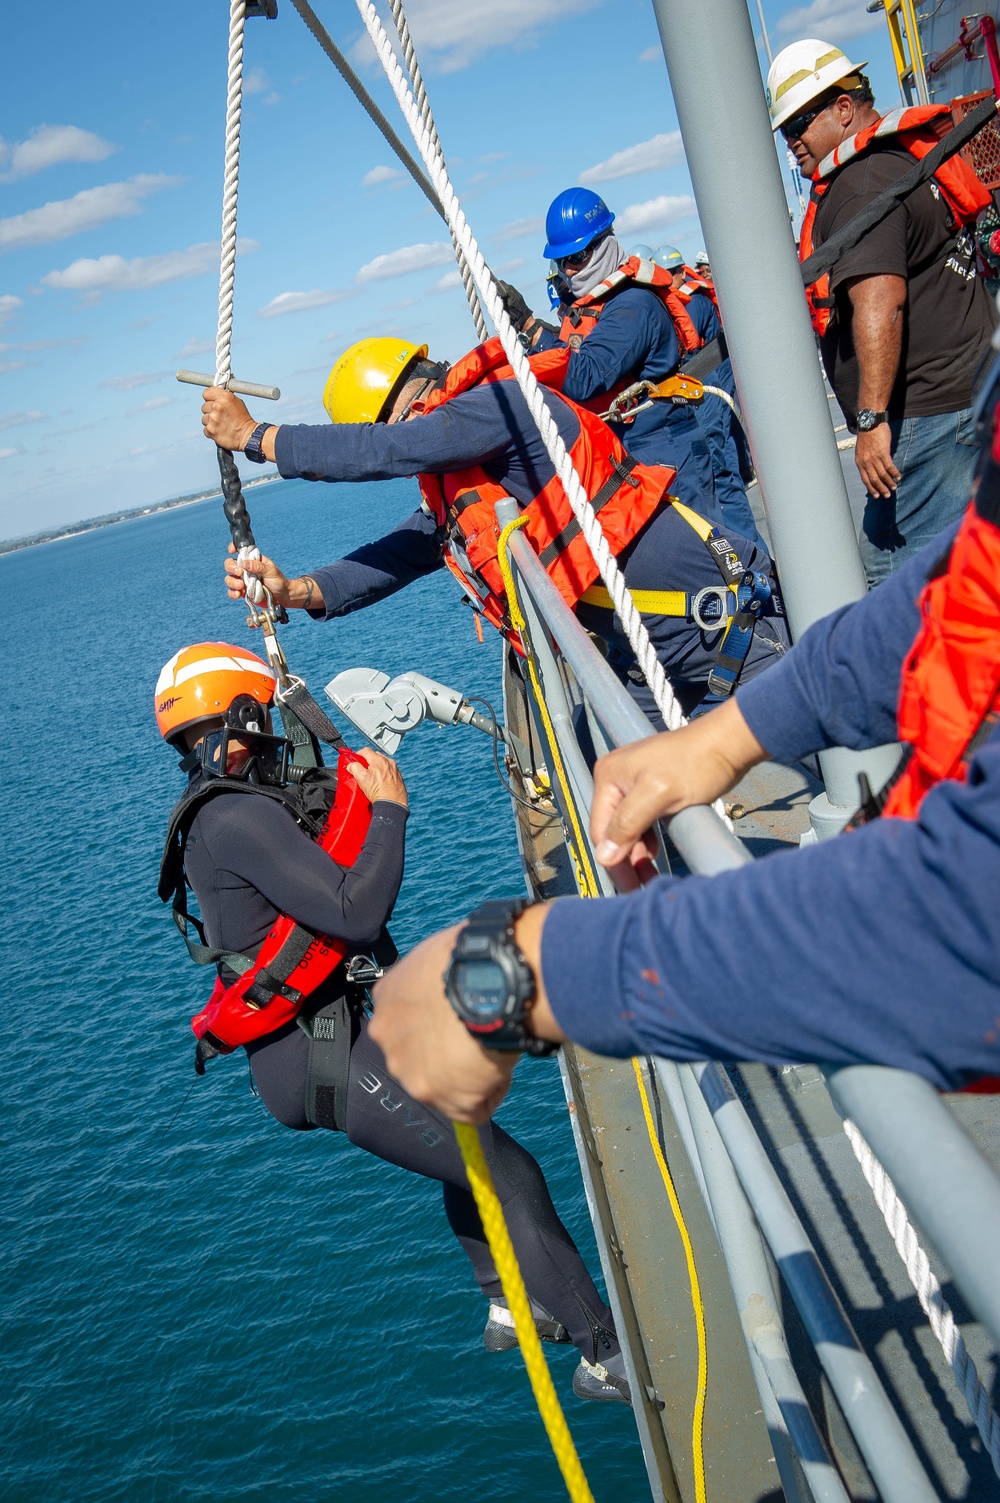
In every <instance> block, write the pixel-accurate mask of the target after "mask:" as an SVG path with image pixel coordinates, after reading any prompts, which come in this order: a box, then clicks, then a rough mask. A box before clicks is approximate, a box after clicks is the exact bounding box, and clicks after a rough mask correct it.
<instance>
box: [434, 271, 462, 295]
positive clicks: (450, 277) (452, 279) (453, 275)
mask: <svg viewBox="0 0 1000 1503" xmlns="http://www.w3.org/2000/svg"><path fill="white" fill-rule="evenodd" d="M461 285H462V274H461V272H460V271H458V270H457V268H456V270H455V271H446V272H445V274H444V276H443V277H441V279H440V280H439V281H437V282H435V283H434V286H433V287H432V288H431V289H430V290H431V292H451V290H452V288H454V287H461Z"/></svg>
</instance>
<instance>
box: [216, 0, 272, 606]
mask: <svg viewBox="0 0 1000 1503" xmlns="http://www.w3.org/2000/svg"><path fill="white" fill-rule="evenodd" d="M245 22H246V0H230V5H229V63H228V77H227V82H226V164H225V170H224V174H223V184H222V249H221V257H220V265H219V323H218V329H217V332H216V336H215V384H216V386H226V385H227V384H228V382H229V379H230V377H231V376H232V373H233V370H232V342H233V297H234V292H235V287H236V213H237V209H238V207H239V197H240V117H241V115H242V112H243V28H244V25H245ZM216 447H218V446H216ZM218 452H219V468H220V470H221V471H222V476H223V487H224V488H225V487H226V482H227V480H228V481H229V482H230V487H231V485H232V482H233V480H234V479H235V482H236V491H237V492H238V493H239V501H240V504H241V505H242V507H243V513H244V516H245V515H246V505H245V504H244V503H243V496H242V492H241V491H240V489H239V472H238V470H237V469H236V461H235V460H234V459H233V456H232V454H231V453H230V452H229V450H228V449H222V448H219V449H218ZM227 500H228V495H227ZM227 515H228V512H227ZM230 520H232V519H230ZM246 522H247V530H249V517H247V518H246ZM259 558H260V549H259V548H258V547H257V546H256V545H252V546H248V545H246V544H244V545H243V546H241V547H240V549H239V552H238V553H237V555H236V559H237V562H238V563H240V564H244V563H246V562H247V561H248V560H250V559H259ZM243 583H244V585H245V586H246V592H247V601H248V603H249V605H250V606H251V608H252V607H254V606H259V605H263V604H264V601H265V592H264V586H263V584H262V583H261V581H260V580H259V579H258V578H257V577H256V575H254V574H249V573H247V571H246V570H245V569H244V571H243Z"/></svg>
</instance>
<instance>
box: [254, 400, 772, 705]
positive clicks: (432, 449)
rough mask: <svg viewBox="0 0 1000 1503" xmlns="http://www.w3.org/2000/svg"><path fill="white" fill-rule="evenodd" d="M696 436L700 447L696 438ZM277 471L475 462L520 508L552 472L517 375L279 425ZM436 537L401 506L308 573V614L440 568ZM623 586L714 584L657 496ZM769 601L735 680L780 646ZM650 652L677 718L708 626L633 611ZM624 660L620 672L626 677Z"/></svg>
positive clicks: (337, 471)
mask: <svg viewBox="0 0 1000 1503" xmlns="http://www.w3.org/2000/svg"><path fill="white" fill-rule="evenodd" d="M546 397H547V401H548V404H549V409H550V411H551V412H552V415H553V417H554V419H555V421H556V423H557V425H558V428H559V431H560V433H561V435H562V438H563V441H564V442H565V444H566V446H567V448H572V445H573V444H574V443H575V442H576V438H577V435H578V433H579V420H578V419H577V417H576V415H575V413H574V412H573V411H572V409H571V408H570V407H568V406H567V405H566V403H565V402H563V401H561V400H560V398H559V397H558V396H556V395H555V393H553V392H549V393H547V394H546ZM700 442H701V443H702V444H704V440H703V439H701V440H700ZM275 456H276V459H277V464H278V469H279V470H280V472H281V474H282V475H283V476H285V477H286V478H293V477H300V478H302V479H305V480H329V481H345V480H346V481H350V480H390V479H394V478H398V477H403V476H409V475H415V474H418V473H419V472H421V471H429V472H437V473H439V474H445V473H448V472H449V471H455V470H463V469H465V468H467V467H468V466H469V465H474V464H478V465H482V467H483V468H484V469H485V471H486V473H487V475H488V476H489V478H490V479H491V480H494V481H497V482H498V483H499V484H501V485H502V486H503V487H504V489H505V490H506V491H507V493H508V495H510V496H512V497H513V498H514V499H515V500H516V501H518V502H519V503H520V504H521V505H522V506H527V505H528V504H529V502H531V501H533V500H534V498H535V497H536V496H537V495H538V493H539V492H540V491H541V490H542V489H543V488H544V487H545V486H546V485H547V484H548V482H549V480H550V479H552V477H553V474H554V471H553V468H552V464H551V462H550V460H549V457H548V454H547V452H546V450H545V446H544V444H543V443H542V440H541V438H540V436H539V433H538V429H537V428H536V427H535V424H534V422H533V420H532V418H531V414H530V413H529V411H528V408H527V405H526V403H525V401H524V398H523V397H522V395H521V392H520V389H519V388H518V385H517V382H516V381H514V380H507V381H498V382H495V383H489V384H485V385H482V386H477V387H474V388H473V389H472V390H471V391H467V392H463V393H462V394H461V395H460V396H457V397H454V398H452V400H451V401H450V402H447V403H445V404H444V406H442V407H439V408H437V409H436V410H435V411H433V412H429V413H425V414H422V415H420V416H416V417H411V418H409V419H408V420H407V421H406V422H405V423H393V424H391V425H390V424H387V423H334V424H324V425H323V426H319V427H313V426H307V425H304V424H287V423H283V424H282V426H281V427H280V428H279V429H278V432H277V436H276V439H275ZM728 536H729V542H730V543H731V545H732V547H733V549H734V550H735V551H736V552H737V553H738V554H739V556H740V560H741V562H742V563H743V566H744V568H748V569H755V570H758V571H760V572H762V573H765V574H769V573H770V572H771V568H772V566H771V560H770V558H769V557H768V556H767V554H766V553H765V552H763V551H762V550H761V549H759V548H757V547H756V546H755V545H754V544H753V543H752V542H750V541H749V540H748V539H747V538H744V537H740V536H738V535H736V534H732V535H728ZM444 548H445V539H444V537H443V536H442V533H441V532H440V531H439V529H438V527H437V525H436V523H435V522H434V519H433V518H432V517H431V516H430V515H429V514H428V513H427V512H426V511H425V510H424V509H423V508H420V509H419V510H417V511H415V512H413V513H412V514H411V515H410V516H409V517H407V518H405V520H404V521H402V522H401V523H400V525H399V526H398V527H396V528H395V529H394V530H393V531H392V532H390V533H389V534H388V535H387V536H385V537H383V538H379V539H378V540H377V541H375V542H372V543H366V544H365V545H364V547H362V548H358V549H355V551H354V552H353V553H349V554H348V555H347V557H346V558H342V559H339V560H338V561H337V562H336V563H332V564H327V565H325V566H324V567H321V568H318V569H310V571H309V574H310V577H311V578H312V579H314V580H315V582H316V585H317V586H318V588H319V591H320V593H321V594H322V597H323V606H322V608H321V609H316V610H313V611H311V612H310V614H311V615H312V616H313V617H314V619H316V620H321V621H325V620H329V619H330V618H331V617H335V616H346V615H348V614H349V613H350V612H351V611H357V610H362V609H363V608H364V607H365V606H369V605H374V603H375V602H376V601H377V600H383V599H385V597H386V596H388V595H392V594H394V593H395V592H396V591H397V590H400V589H402V588H403V586H404V585H407V584H410V583H411V582H412V581H413V580H414V579H418V578H420V577H421V576H422V575H425V574H431V573H433V572H434V571H435V570H437V569H440V568H442V566H443V563H444ZM618 562H619V564H621V565H622V567H623V568H624V571H625V582H626V584H627V585H628V586H629V587H630V588H631V589H636V590H685V591H688V592H689V593H690V594H692V595H693V594H695V593H696V592H697V591H698V590H701V589H703V588H704V587H705V586H707V585H711V586H715V587H717V586H718V585H719V584H720V575H719V571H718V569H717V567H716V565H715V563H714V561H713V559H712V557H711V555H710V553H709V550H708V548H707V547H706V546H705V544H704V543H703V542H702V540H701V538H700V537H699V536H698V534H697V533H696V532H695V531H694V529H693V528H692V527H691V526H690V525H689V524H688V523H687V522H686V521H685V520H684V519H683V517H682V516H681V515H680V514H679V513H678V512H677V511H675V509H674V508H673V507H672V506H671V505H669V503H667V502H663V503H661V505H660V506H659V508H658V509H657V511H656V512H654V514H653V516H652V517H651V518H650V520H649V521H648V522H647V523H646V525H645V526H644V527H643V529H642V531H641V532H640V533H639V534H638V536H637V537H636V538H634V539H633V541H632V542H631V543H630V544H629V545H628V547H627V548H625V549H624V550H623V552H622V553H621V554H620V555H619V559H618ZM777 610H778V606H777V604H776V602H775V601H774V600H772V602H771V603H770V604H769V606H768V607H767V609H766V618H765V619H763V620H761V621H760V622H759V623H758V626H757V629H756V631H755V633H754V637H753V641H752V643H751V646H750V651H749V653H748V655H747V659H746V662H745V664H744V667H743V672H742V677H741V682H745V681H747V680H748V679H750V678H752V677H753V676H754V675H755V674H757V673H759V672H760V670H761V669H762V668H765V667H767V666H769V665H770V664H771V663H773V662H774V661H776V659H777V657H778V656H779V655H780V654H781V653H782V652H783V651H784V650H785V647H786V646H787V644H788V634H787V631H786V627H785V621H784V618H783V616H782V615H780V614H777V613H776V611H777ZM577 614H578V616H579V619H580V620H581V621H582V622H583V624H584V625H585V626H586V627H587V628H588V629H589V630H591V631H595V632H597V633H598V634H599V635H601V636H602V637H604V638H605V639H606V640H608V641H610V642H612V643H613V644H615V645H622V644H624V646H623V647H622V652H623V654H624V653H627V651H628V649H627V643H625V639H624V638H623V636H622V634H621V631H620V628H619V627H618V624H617V622H616V619H615V616H614V613H613V612H612V611H610V610H602V609H600V608H599V607H594V606H584V605H581V606H578V607H577ZM643 619H644V620H645V622H646V626H647V628H648V630H649V634H650V637H651V639H652V642H653V646H654V648H655V649H656V654H657V657H658V658H659V659H660V662H661V663H662V664H663V667H664V669H665V670H666V673H667V675H668V676H669V678H670V680H671V683H672V684H673V687H674V691H675V693H676V694H677V696H678V698H679V700H680V702H681V706H682V708H683V710H684V712H685V714H690V713H691V711H692V710H693V709H694V708H695V707H696V706H698V705H700V704H702V702H703V701H704V702H705V704H706V705H707V703H708V699H707V696H706V688H707V679H708V674H709V671H710V669H711V667H712V665H713V663H714V661H715V655H716V652H717V650H718V647H719V644H720V640H721V637H720V633H719V632H718V631H713V632H705V631H702V630H701V628H700V627H698V626H697V625H696V624H695V623H694V622H693V621H691V620H689V619H685V618H680V617H673V616H644V618H643ZM628 666H629V664H628V662H627V660H626V661H623V664H622V667H621V673H622V677H623V680H624V679H626V678H627V671H628ZM628 683H629V690H630V692H631V693H632V694H633V696H634V697H635V698H636V700H637V702H638V703H639V704H640V705H641V706H642V708H643V710H644V711H645V712H646V713H647V714H649V715H650V718H651V719H653V720H654V722H655V720H656V718H657V717H656V709H655V705H654V704H653V700H652V696H651V695H650V693H649V690H648V689H647V688H646V686H645V683H642V684H637V683H634V682H633V681H632V680H628Z"/></svg>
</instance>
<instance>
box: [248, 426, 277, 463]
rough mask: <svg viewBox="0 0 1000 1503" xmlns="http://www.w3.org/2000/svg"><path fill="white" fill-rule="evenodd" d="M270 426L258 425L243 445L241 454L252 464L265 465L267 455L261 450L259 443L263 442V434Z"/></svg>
mask: <svg viewBox="0 0 1000 1503" xmlns="http://www.w3.org/2000/svg"><path fill="white" fill-rule="evenodd" d="M271 426H272V424H271V423H258V424H257V426H256V428H255V429H254V430H253V432H252V433H251V435H250V437H249V438H248V439H247V441H246V444H245V445H244V448H243V453H244V454H245V455H246V457H247V459H249V460H250V461H251V462H252V463H253V464H266V463H267V455H266V454H265V453H264V450H263V449H262V448H261V442H262V441H263V438H264V434H265V433H266V432H267V430H268V428H270V427H271Z"/></svg>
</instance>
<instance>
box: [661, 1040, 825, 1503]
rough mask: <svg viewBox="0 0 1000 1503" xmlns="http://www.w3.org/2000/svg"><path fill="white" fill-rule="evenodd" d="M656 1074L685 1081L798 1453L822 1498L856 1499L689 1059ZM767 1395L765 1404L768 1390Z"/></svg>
mask: <svg viewBox="0 0 1000 1503" xmlns="http://www.w3.org/2000/svg"><path fill="white" fill-rule="evenodd" d="M656 1072H657V1075H658V1076H659V1078H660V1080H661V1081H662V1082H663V1083H664V1087H665V1088H666V1087H667V1086H668V1084H669V1083H670V1082H671V1078H672V1077H673V1076H676V1079H677V1082H678V1085H679V1087H680V1091H681V1095H682V1098H683V1102H684V1105H685V1107H686V1108H687V1113H688V1119H689V1122H690V1125H691V1131H692V1133H693V1134H694V1138H695V1145H696V1154H697V1159H698V1162H699V1164H700V1166H701V1171H702V1174H703V1175H704V1180H705V1183H706V1185H707V1188H708V1194H709V1197H710V1198H709V1206H710V1209H711V1211H712V1215H713V1217H714V1220H715V1225H716V1231H717V1233H718V1237H719V1246H720V1247H721V1248H722V1256H723V1258H724V1259H725V1262H726V1269H727V1271H728V1273H729V1281H730V1283H731V1284H732V1286H733V1294H734V1295H735V1297H736V1308H737V1310H738V1311H739V1316H740V1322H741V1324H742V1326H743V1334H744V1337H745V1338H746V1343H747V1349H748V1350H749V1352H750V1354H751V1360H752V1359H753V1357H754V1355H756V1357H757V1361H758V1363H759V1366H760V1371H761V1373H762V1375H763V1376H764V1377H765V1379H766V1382H767V1384H768V1387H769V1388H770V1391H771V1393H772V1395H773V1397H774V1400H775V1401H776V1403H777V1405H778V1410H779V1413H780V1415H781V1419H782V1422H783V1426H784V1430H785V1433H786V1435H787V1437H788V1440H789V1441H790V1443H791V1450H792V1453H793V1454H794V1456H795V1458H796V1460H797V1462H798V1465H799V1466H800V1467H801V1468H802V1472H803V1474H804V1476H805V1478H806V1481H807V1483H808V1485H809V1489H810V1492H811V1494H812V1496H813V1497H814V1498H815V1500H816V1503H849V1499H848V1495H847V1490H846V1488H845V1487H844V1484H843V1482H842V1481H841V1479H840V1475H839V1473H838V1472H837V1470H836V1468H835V1466H834V1464H833V1461H832V1459H831V1457H830V1453H829V1451H828V1450H827V1447H826V1443H825V1441H824V1440H823V1437H822V1435H821V1434H820V1431H819V1429H818V1427H817V1425H816V1421H815V1419H814V1418H813V1414H812V1410H811V1409H810V1407H809V1402H808V1400H807V1399H806V1396H805V1393H804V1392H803V1389H802V1385H801V1383H800V1382H799V1380H798V1377H797V1376H796V1373H795V1369H794V1367H793V1366H792V1359H791V1357H790V1356H789V1353H788V1348H787V1346H786V1345H785V1335H784V1325H783V1322H782V1318H781V1311H780V1309H779V1307H778V1302H777V1300H776V1298H775V1291H774V1286H773V1283H772V1280H771V1270H770V1267H769V1265H768V1262H767V1257H766V1255H765V1253H764V1245H763V1242H762V1241H761V1236H760V1231H759V1230H758V1227H757V1223H756V1221H755V1220H754V1215H753V1212H752V1211H751V1209H750V1205H749V1202H748V1201H747V1198H746V1195H745V1193H744V1191H743V1188H742V1186H741V1185H740V1182H739V1179H738V1177H737V1174H736V1171H735V1169H734V1168H733V1164H732V1160H731V1159H730V1157H729V1154H728V1153H727V1151H726V1146H725V1144H724V1143H723V1141H722V1138H721V1137H720V1135H719V1129H718V1127H717V1126H716V1123H715V1121H714V1119H713V1117H712V1113H711V1112H710V1111H709V1109H708V1105H707V1103H706V1101H705V1098H704V1096H703V1095H702V1092H701V1090H700V1089H699V1086H698V1082H697V1080H696V1079H695V1076H694V1073H693V1071H692V1070H691V1067H690V1066H689V1065H683V1064H682V1065H675V1064H673V1063H672V1062H671V1061H670V1060H665V1059H658V1060H657V1061H656ZM669 1099H670V1095H669V1094H668V1100H669ZM676 1115H677V1113H676V1111H675V1112H674V1116H675V1117H676ZM761 1401H762V1402H763V1403H765V1404H766V1402H767V1395H766V1394H765V1393H761ZM780 1465H781V1462H780V1458H779V1467H780ZM781 1480H782V1484H783V1486H784V1488H785V1492H786V1494H788V1493H790V1492H791V1491H792V1490H793V1489H794V1487H795V1485H796V1484H795V1479H794V1477H793V1478H786V1476H785V1475H784V1470H783V1471H782V1479H781Z"/></svg>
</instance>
